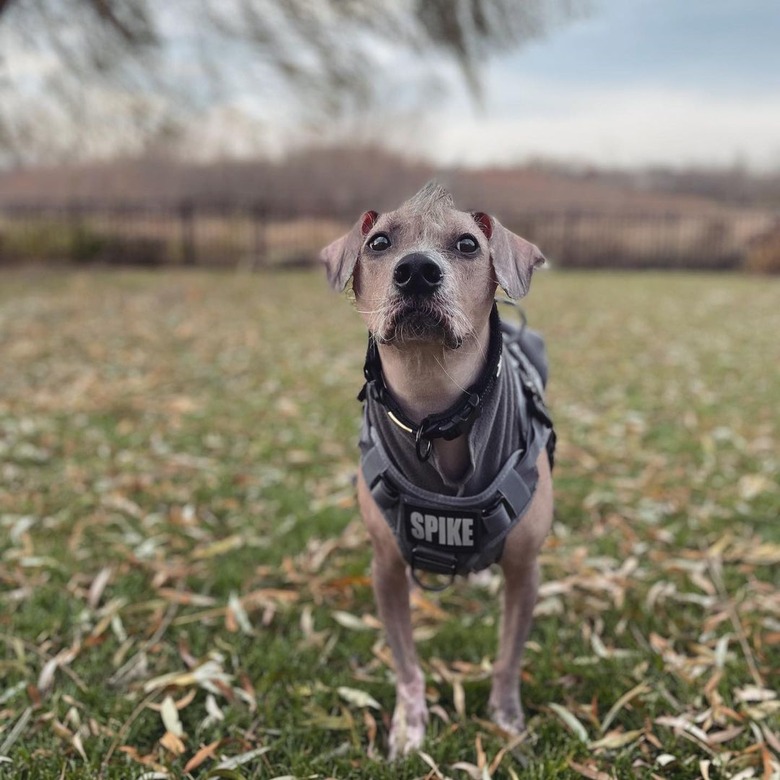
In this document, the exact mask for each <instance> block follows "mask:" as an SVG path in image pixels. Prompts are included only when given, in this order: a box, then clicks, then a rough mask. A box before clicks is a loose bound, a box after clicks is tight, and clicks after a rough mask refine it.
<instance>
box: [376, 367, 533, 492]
mask: <svg viewBox="0 0 780 780" xmlns="http://www.w3.org/2000/svg"><path fill="white" fill-rule="evenodd" d="M521 402H522V399H521V398H520V397H519V392H518V388H517V385H516V383H515V382H514V381H513V380H512V377H511V375H510V374H509V372H507V371H503V372H502V373H501V376H499V378H498V380H497V384H496V387H495V388H494V392H493V393H491V396H490V398H489V399H487V401H486V403H485V406H484V407H483V408H482V412H481V414H480V416H479V417H478V418H477V419H476V420H475V422H474V425H473V426H472V428H471V430H470V431H469V433H468V434H466V435H465V436H462V437H460V438H459V439H456V440H454V441H451V442H448V441H445V440H443V439H440V440H436V441H435V442H434V446H433V451H432V453H431V457H430V458H429V459H428V460H427V461H420V459H419V458H418V457H417V453H416V450H415V446H414V440H413V439H412V437H411V436H410V435H409V434H408V433H406V432H405V431H403V430H401V429H400V428H399V427H398V426H397V425H395V424H394V423H393V422H392V421H391V420H390V418H389V417H388V415H387V413H386V411H385V409H384V408H383V407H381V406H380V405H378V404H369V405H368V407H367V414H368V416H369V422H370V424H371V426H372V427H373V428H374V429H375V430H376V432H377V433H378V434H379V437H380V438H381V439H382V442H383V444H384V447H385V449H386V451H387V453H388V455H389V457H390V458H391V459H392V460H393V462H394V464H395V466H396V468H398V469H399V470H400V471H401V473H402V474H403V475H404V476H405V477H406V478H407V479H408V480H409V481H410V482H412V483H413V484H415V485H416V486H417V487H419V488H422V489H424V490H429V491H431V492H434V493H440V494H442V495H450V496H464V495H473V494H476V493H479V492H481V491H482V490H484V489H485V488H486V487H488V486H489V485H490V483H491V482H492V481H493V479H495V476H496V474H497V473H498V472H499V470H500V469H501V467H502V465H503V464H504V463H505V462H506V459H507V458H508V457H509V456H510V455H511V454H512V453H513V452H515V451H516V450H517V449H519V447H520V446H521V431H520V426H519V424H518V411H517V409H518V406H517V404H518V403H521Z"/></svg>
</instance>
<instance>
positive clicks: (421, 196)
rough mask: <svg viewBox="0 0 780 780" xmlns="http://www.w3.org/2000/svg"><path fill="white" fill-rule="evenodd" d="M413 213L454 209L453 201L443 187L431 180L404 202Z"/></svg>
mask: <svg viewBox="0 0 780 780" xmlns="http://www.w3.org/2000/svg"><path fill="white" fill-rule="evenodd" d="M404 206H408V207H409V208H410V209H413V210H414V211H435V210H438V209H442V208H447V209H454V208H455V201H454V200H453V199H452V195H450V193H449V192H447V190H445V189H444V187H442V186H441V184H439V182H437V181H436V180H435V179H431V181H429V182H428V183H427V184H426V185H425V186H424V187H423V188H422V189H421V190H420V191H419V192H418V193H417V194H416V195H413V196H412V197H411V198H409V200H407V201H406V203H405V204H404Z"/></svg>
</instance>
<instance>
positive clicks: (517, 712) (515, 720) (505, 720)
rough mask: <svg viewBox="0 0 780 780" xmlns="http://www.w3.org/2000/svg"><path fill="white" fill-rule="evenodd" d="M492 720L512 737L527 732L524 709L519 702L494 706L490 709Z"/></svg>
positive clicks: (490, 706)
mask: <svg viewBox="0 0 780 780" xmlns="http://www.w3.org/2000/svg"><path fill="white" fill-rule="evenodd" d="M488 711H489V713H490V720H492V721H493V723H495V724H496V726H498V727H499V728H500V729H502V730H503V731H506V733H507V734H510V735H511V736H513V737H514V736H517V735H518V734H522V733H523V731H525V718H524V717H523V708H522V707H521V706H520V703H519V702H516V703H515V702H512V703H504V704H493V703H491V704H490V705H489V707H488Z"/></svg>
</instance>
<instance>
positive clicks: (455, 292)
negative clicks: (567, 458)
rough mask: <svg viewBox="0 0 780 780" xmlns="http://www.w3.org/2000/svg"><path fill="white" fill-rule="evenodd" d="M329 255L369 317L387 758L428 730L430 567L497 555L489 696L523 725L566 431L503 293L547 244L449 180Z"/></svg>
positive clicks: (367, 218) (495, 714)
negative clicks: (418, 592)
mask: <svg viewBox="0 0 780 780" xmlns="http://www.w3.org/2000/svg"><path fill="white" fill-rule="evenodd" d="M320 259H321V261H322V262H323V263H324V265H325V268H326V272H327V276H328V280H329V282H330V285H331V286H332V287H333V288H334V289H335V290H337V291H343V290H344V289H346V287H347V285H348V283H349V282H350V280H351V282H352V290H353V293H354V301H355V304H356V307H357V310H358V312H359V313H360V315H361V316H362V318H363V320H364V322H365V324H366V326H367V328H368V331H369V348H368V353H367V356H366V367H365V375H366V384H365V386H364V388H363V391H362V392H361V395H360V396H359V398H360V399H361V400H363V401H364V402H365V403H364V423H363V432H362V434H361V441H360V449H361V468H360V472H359V474H358V480H357V493H358V503H359V507H360V511H361V514H362V516H363V520H364V521H365V525H366V527H367V529H368V533H369V536H370V539H371V544H372V547H373V561H372V579H373V587H374V594H375V599H376V604H377V607H378V611H379V616H380V618H381V621H382V623H383V625H384V629H385V633H386V636H387V642H388V645H389V646H390V649H391V652H392V656H393V660H394V664H395V674H396V704H395V709H394V713H393V718H392V724H391V729H390V735H389V754H390V758H391V759H392V758H395V757H397V756H402V755H405V754H407V753H409V752H410V751H413V750H415V749H417V748H419V747H420V746H421V745H422V743H423V740H424V738H425V729H426V724H427V721H428V709H427V705H426V699H425V683H424V677H423V672H422V669H421V667H420V663H419V661H418V657H417V653H416V650H415V646H414V641H413V638H412V624H411V617H410V605H409V594H410V586H412V582H411V581H414V582H416V583H418V584H422V585H423V586H424V587H426V585H425V582H423V580H422V577H423V576H425V577H430V576H431V575H429V574H426V575H423V572H432V573H433V574H434V575H444V576H447V577H449V578H450V580H451V579H452V578H454V576H455V575H456V574H467V573H469V572H471V571H476V570H479V569H483V568H486V567H487V566H488V565H490V564H492V563H498V564H499V565H500V567H501V569H502V570H503V575H504V594H503V609H502V621H501V629H500V637H499V649H498V655H497V657H496V660H495V662H494V664H493V669H492V682H491V691H490V698H489V702H488V708H489V712H490V716H491V718H492V720H493V721H494V722H495V723H496V724H497V725H498V726H499V727H500V728H502V729H503V730H505V731H506V732H507V733H509V734H512V735H515V734H519V733H521V732H522V731H523V730H524V727H525V726H524V716H523V710H522V706H521V700H520V684H519V667H520V661H521V658H522V654H523V647H524V645H525V642H526V639H527V637H528V634H529V631H530V628H531V622H532V616H533V609H534V605H535V602H536V597H537V591H538V583H539V566H538V562H537V558H538V554H539V550H540V548H541V546H542V543H543V542H544V540H545V537H546V536H547V534H548V532H549V529H550V526H551V523H552V508H553V492H552V478H551V465H552V452H553V447H554V432H553V431H552V423H551V421H550V419H549V414H548V413H547V410H546V408H545V406H544V401H543V397H542V393H543V386H544V383H545V382H546V358H545V357H544V355H543V354H542V350H543V342H541V339H540V338H539V337H538V335H536V334H534V333H533V332H532V331H530V330H528V329H524V330H518V329H516V328H515V329H513V328H511V327H509V326H507V325H505V324H503V323H501V322H500V318H499V317H498V314H497V309H496V304H495V295H496V291H497V287H498V286H500V287H501V288H503V290H504V291H505V292H506V294H507V295H508V296H509V297H510V298H512V299H516V298H520V297H522V296H524V295H525V294H526V293H527V292H528V288H529V285H530V281H531V275H532V273H533V271H534V269H536V268H538V267H539V266H540V265H542V264H543V263H544V262H545V259H544V257H543V255H542V253H541V252H540V251H539V249H538V248H537V247H536V246H534V245H533V244H531V243H530V242H528V241H526V240H524V239H523V238H520V237H519V236H517V235H515V234H513V233H511V232H510V231H509V230H507V229H506V228H505V227H503V226H502V225H501V224H500V223H499V222H498V221H497V220H496V219H495V218H493V217H491V216H489V215H487V214H485V213H482V212H471V213H470V212H464V211H458V210H457V209H456V208H455V205H454V202H453V199H452V197H451V195H450V194H449V193H448V192H447V191H446V190H445V189H444V188H443V187H441V186H440V185H438V184H437V183H436V182H430V183H429V184H427V185H426V186H425V187H423V188H422V189H421V190H420V191H419V192H418V193H417V194H416V195H415V196H414V197H412V198H411V199H410V200H408V201H406V202H405V203H404V204H403V205H402V206H400V208H398V209H397V210H396V211H392V212H389V213H384V214H378V213H377V212H375V211H367V212H366V213H365V214H363V215H362V216H361V217H360V219H359V220H358V221H357V223H356V224H355V225H354V227H353V228H352V229H351V230H350V231H349V232H348V233H347V234H346V235H344V236H342V237H341V238H339V239H338V240H336V241H334V242H333V243H331V244H330V245H329V246H327V247H326V248H325V249H323V250H322V253H321V256H320ZM409 575H411V577H410V576H409ZM410 580H411V581H410ZM427 587H431V586H430V585H428V586H427Z"/></svg>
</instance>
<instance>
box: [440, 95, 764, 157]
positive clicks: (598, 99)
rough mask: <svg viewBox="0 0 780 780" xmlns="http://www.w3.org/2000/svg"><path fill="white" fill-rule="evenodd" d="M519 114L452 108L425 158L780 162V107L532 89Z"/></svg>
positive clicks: (753, 99) (730, 99) (752, 99)
mask: <svg viewBox="0 0 780 780" xmlns="http://www.w3.org/2000/svg"><path fill="white" fill-rule="evenodd" d="M526 86H527V90H526V91H525V98H526V99H525V100H515V101H513V102H514V105H513V106H512V107H511V109H505V110H495V111H489V112H487V113H486V115H485V116H483V117H479V116H476V115H474V114H473V113H471V114H469V115H468V116H465V117H464V113H463V111H462V109H445V110H442V111H440V112H438V113H437V114H435V115H434V116H431V117H429V122H428V125H429V126H430V127H435V128H437V132H435V133H434V137H433V138H432V139H431V141H430V143H429V144H428V146H427V148H426V149H425V151H426V152H427V153H429V154H431V155H433V156H434V157H435V158H436V159H437V160H439V161H440V162H441V163H443V164H447V165H452V164H456V163H466V164H484V163H491V162H497V163H511V162H517V161H521V160H524V159H528V158H531V157H538V156H543V157H557V158H566V159H575V160H581V161H589V162H595V163H600V164H603V165H609V166H634V165H646V164H654V163H658V164H666V165H669V164H671V165H689V164H702V165H708V164H715V165H729V164H731V163H733V162H734V161H735V160H736V159H739V160H740V161H743V162H745V163H747V164H748V165H750V166H751V167H753V168H756V169H762V168H766V167H773V168H776V167H778V165H780V103H778V102H777V101H771V102H770V101H767V100H766V99H764V98H761V97H758V96H745V97H736V96H713V95H711V94H706V93H700V92H696V91H692V90H674V89H660V88H632V89H628V88H625V89H603V88H601V89H597V88H591V89H579V88H577V89H575V88H572V87H571V85H566V86H565V87H564V86H562V85H560V84H558V83H554V82H551V83H546V84H545V83H543V82H538V81H537V82H528V84H527V85H526ZM518 92H520V93H522V92H523V90H522V89H520V90H519V91H518V90H515V94H518Z"/></svg>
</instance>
